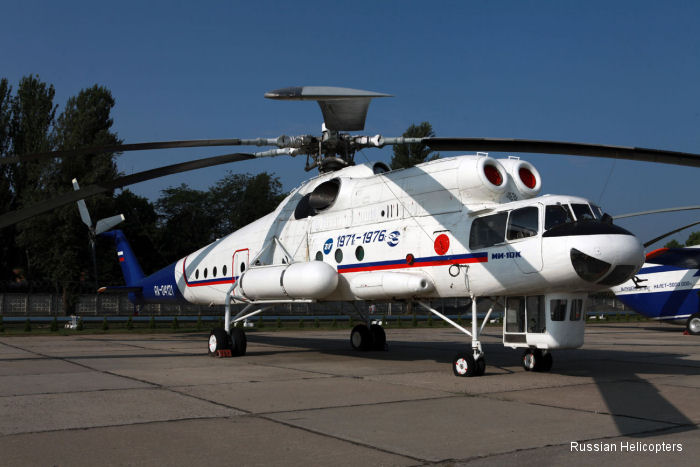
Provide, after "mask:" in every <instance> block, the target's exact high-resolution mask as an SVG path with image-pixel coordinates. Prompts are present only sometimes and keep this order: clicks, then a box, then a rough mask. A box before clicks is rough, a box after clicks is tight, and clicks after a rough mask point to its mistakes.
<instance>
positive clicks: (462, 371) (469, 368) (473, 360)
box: [418, 297, 493, 376]
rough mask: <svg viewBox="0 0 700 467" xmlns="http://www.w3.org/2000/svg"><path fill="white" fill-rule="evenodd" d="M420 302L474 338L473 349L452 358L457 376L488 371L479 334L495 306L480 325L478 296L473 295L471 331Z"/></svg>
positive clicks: (480, 373)
mask: <svg viewBox="0 0 700 467" xmlns="http://www.w3.org/2000/svg"><path fill="white" fill-rule="evenodd" d="M418 304H420V306H422V307H423V308H425V309H426V310H428V311H429V312H431V313H432V314H434V315H435V316H437V317H438V318H440V319H442V320H443V321H446V322H447V324H450V325H452V326H454V327H455V328H457V329H459V330H460V331H462V332H463V333H464V334H466V335H468V336H470V337H471V338H472V348H471V351H470V352H460V353H458V354H457V355H455V357H454V358H453V359H452V372H453V373H454V374H455V376H482V375H483V374H484V373H485V372H486V359H485V358H484V351H483V350H482V349H481V341H480V340H479V336H480V335H481V333H482V331H483V330H484V326H485V325H486V323H487V322H488V320H489V317H490V316H491V312H492V311H493V307H492V308H491V309H490V310H489V311H488V313H486V316H485V317H484V319H483V321H482V322H481V327H479V323H478V316H477V313H476V312H477V308H476V297H472V330H471V331H469V330H467V329H465V328H464V327H463V326H460V325H459V324H457V323H455V322H454V321H452V320H451V319H450V318H448V317H447V316H445V315H443V314H442V313H440V312H439V311H437V310H435V309H434V308H432V307H430V306H429V305H428V304H426V303H423V302H418Z"/></svg>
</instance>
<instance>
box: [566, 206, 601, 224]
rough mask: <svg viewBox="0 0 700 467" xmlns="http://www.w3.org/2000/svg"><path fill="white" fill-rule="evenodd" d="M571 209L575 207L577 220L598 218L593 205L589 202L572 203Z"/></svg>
mask: <svg viewBox="0 0 700 467" xmlns="http://www.w3.org/2000/svg"><path fill="white" fill-rule="evenodd" d="M571 209H573V211H574V215H575V216H576V220H577V221H594V220H595V219H596V217H595V215H594V214H593V211H591V207H590V206H589V205H587V204H572V205H571Z"/></svg>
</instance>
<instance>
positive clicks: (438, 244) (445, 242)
mask: <svg viewBox="0 0 700 467" xmlns="http://www.w3.org/2000/svg"><path fill="white" fill-rule="evenodd" d="M434 247H435V253H437V254H438V255H444V254H445V253H447V250H449V249H450V237H448V236H447V235H445V234H440V235H438V236H437V238H436V239H435V245H434Z"/></svg>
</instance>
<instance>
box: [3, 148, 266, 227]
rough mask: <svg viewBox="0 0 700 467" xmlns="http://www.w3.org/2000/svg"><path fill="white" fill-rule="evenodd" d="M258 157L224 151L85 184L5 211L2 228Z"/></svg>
mask: <svg viewBox="0 0 700 467" xmlns="http://www.w3.org/2000/svg"><path fill="white" fill-rule="evenodd" d="M255 158H256V156H255V155H254V154H241V153H233V154H224V155H221V156H214V157H207V158H205V159H197V160H193V161H187V162H182V163H180V164H173V165H168V166H165V167H158V168H156V169H151V170H145V171H143V172H137V173H135V174H131V175H126V176H124V177H119V178H116V179H114V180H110V181H107V182H103V183H96V184H94V185H89V186H86V187H83V188H81V189H80V190H77V191H71V192H68V193H64V194H62V195H59V196H55V197H53V198H51V199H49V200H46V201H42V202H41V203H37V204H35V205H33V206H30V207H28V208H25V209H20V210H17V211H11V212H8V213H7V214H3V215H2V216H0V229H2V228H4V227H7V226H10V225H13V224H16V223H17V222H21V221H23V220H27V219H30V218H32V217H34V216H36V215H39V214H42V213H45V212H48V211H51V210H52V209H56V208H58V207H61V206H63V205H66V204H70V203H75V202H76V201H78V200H80V199H85V198H89V197H90V196H95V195H98V194H100V193H105V192H108V191H112V190H114V189H116V188H121V187H124V186H127V185H133V184H134V183H139V182H145V181H146V180H152V179H154V178H158V177H164V176H166V175H171V174H176V173H180V172H187V171H189V170H196V169H202V168H204V167H212V166H215V165H221V164H227V163H229V162H238V161H245V160H249V159H255Z"/></svg>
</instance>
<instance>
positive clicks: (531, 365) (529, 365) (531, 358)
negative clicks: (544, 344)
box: [522, 349, 541, 371]
mask: <svg viewBox="0 0 700 467" xmlns="http://www.w3.org/2000/svg"><path fill="white" fill-rule="evenodd" d="M540 359H541V353H540V351H539V350H538V349H534V350H533V349H525V352H523V359H522V360H523V368H525V371H537V370H539V365H540V362H539V360H540Z"/></svg>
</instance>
